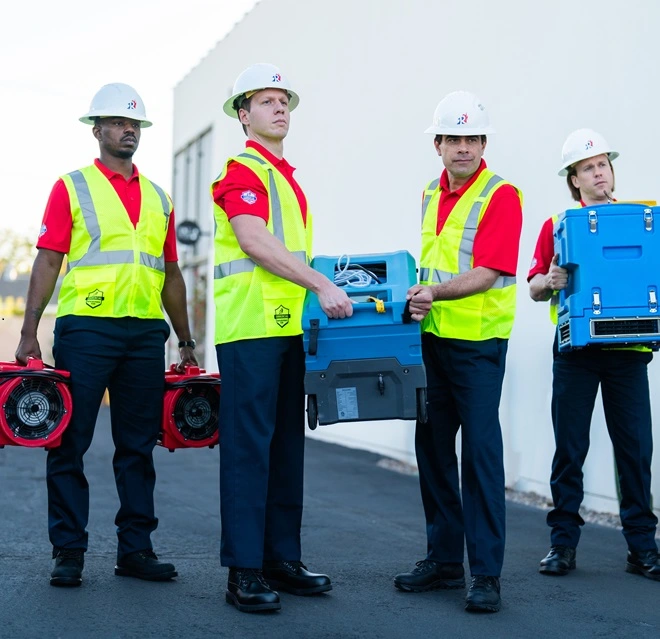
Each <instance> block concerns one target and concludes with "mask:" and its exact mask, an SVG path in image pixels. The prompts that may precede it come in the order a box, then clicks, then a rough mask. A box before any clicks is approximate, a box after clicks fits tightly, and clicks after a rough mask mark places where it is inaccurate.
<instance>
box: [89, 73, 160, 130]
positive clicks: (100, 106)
mask: <svg viewBox="0 0 660 639" xmlns="http://www.w3.org/2000/svg"><path fill="white" fill-rule="evenodd" d="M112 117H118V118H131V120H139V121H140V125H141V126H142V127H148V126H151V122H150V121H149V120H147V114H146V112H145V110H144V102H142V98H141V97H140V96H139V95H138V92H137V91H136V90H135V89H134V88H133V87H130V86H128V84H122V83H121V82H113V83H112V84H106V85H105V86H102V87H101V88H100V89H99V90H98V91H97V92H96V95H95V96H94V97H93V98H92V103H91V104H90V106H89V112H88V113H85V115H83V116H82V117H81V118H79V120H80V121H81V122H83V123H85V124H95V122H94V118H112Z"/></svg>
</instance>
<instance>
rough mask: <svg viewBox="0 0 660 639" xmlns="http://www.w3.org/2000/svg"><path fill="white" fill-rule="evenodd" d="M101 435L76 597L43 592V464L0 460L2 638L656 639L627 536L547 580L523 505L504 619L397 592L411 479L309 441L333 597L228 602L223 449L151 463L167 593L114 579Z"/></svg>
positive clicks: (606, 536) (39, 456) (20, 457)
mask: <svg viewBox="0 0 660 639" xmlns="http://www.w3.org/2000/svg"><path fill="white" fill-rule="evenodd" d="M109 426H110V425H109V411H108V409H107V408H105V407H104V408H102V410H101V414H100V416H99V421H98V424H97V430H96V435H95V439H94V443H93V445H92V447H91V449H90V451H89V452H88V454H87V456H86V458H85V468H86V472H87V476H88V479H89V483H90V490H91V512H90V522H89V550H88V552H87V553H86V556H85V571H84V575H83V576H84V581H83V584H82V586H81V587H80V588H72V589H62V588H53V587H51V586H50V585H49V583H48V577H49V573H50V570H51V561H52V560H51V558H50V556H51V548H50V544H49V543H48V534H47V529H46V503H47V502H46V485H45V453H44V451H43V450H40V449H27V448H16V447H6V448H4V449H2V450H0V517H1V520H0V637H1V638H2V639H24V638H29V639H32V638H34V639H51V638H62V639H65V638H66V639H129V638H131V639H132V638H147V637H158V638H161V639H169V638H178V637H185V638H190V639H197V638H204V637H247V638H251V637H268V638H280V637H282V638H286V639H296V638H299V637H300V638H303V639H308V638H309V639H323V638H331V637H341V638H351V637H360V638H364V637H385V638H389V637H402V638H403V637H405V638H412V639H414V638H416V637H420V638H421V637H424V638H425V639H428V638H431V637H455V638H458V639H461V638H472V637H475V638H476V637H479V638H483V637H489V638H494V639H497V638H510V637H517V638H523V639H526V638H528V637H529V638H533V639H544V638H546V637H548V638H549V637H552V638H556V637H561V636H562V635H570V636H571V637H578V638H581V637H610V638H619V637H621V638H626V639H634V638H637V637H639V638H655V639H657V638H658V637H660V606H659V602H660V582H652V581H649V580H648V579H645V578H643V577H640V576H635V575H630V574H628V573H626V572H625V571H624V566H625V556H626V545H625V541H624V539H623V536H622V535H621V533H620V531H618V530H614V529H611V528H605V527H602V526H598V525H595V524H587V525H586V526H585V527H584V531H583V535H582V540H581V542H580V547H579V548H578V555H577V565H578V568H577V570H575V571H574V572H572V573H570V574H569V575H567V576H565V577H547V576H543V575H540V574H539V573H538V562H539V560H540V559H541V558H542V557H543V556H544V555H545V553H546V552H547V550H548V529H547V527H546V525H545V513H544V512H542V511H540V510H538V509H536V508H533V507H531V506H525V505H521V504H518V503H512V502H509V503H508V504H507V509H508V511H507V512H508V515H507V520H508V529H507V550H506V556H505V565H504V571H503V574H502V580H501V583H502V600H503V605H502V610H501V611H500V612H499V613H497V614H471V613H467V612H465V611H464V610H463V602H464V598H465V591H463V590H449V591H434V592H428V593H402V592H399V591H397V590H396V589H395V588H394V587H393V585H392V577H393V576H394V575H395V574H396V573H397V572H401V571H404V570H408V569H410V568H412V567H413V565H414V563H415V561H417V560H419V559H422V558H423V556H424V554H425V531H424V524H423V514H422V506H421V500H420V496H419V489H418V483H417V478H416V477H414V476H410V475H405V474H400V473H397V472H393V471H392V470H388V469H386V468H383V467H382V466H380V465H379V464H378V462H379V460H381V457H380V456H378V455H374V454H371V453H367V452H364V451H357V450H352V449H348V448H344V447H341V446H336V445H332V444H327V443H322V442H319V441H315V440H308V442H307V458H306V484H305V499H306V502H305V504H306V505H305V514H304V518H303V560H304V561H305V563H306V564H307V565H308V567H309V568H310V569H311V570H314V571H318V572H326V573H327V574H329V575H330V576H331V578H332V580H333V584H334V588H333V590H332V592H330V593H327V594H323V595H319V596H315V597H296V596H293V595H289V594H286V593H282V595H281V597H282V610H281V611H279V612H276V613H262V614H245V613H240V612H238V611H237V610H236V609H235V608H234V607H233V606H230V605H228V604H226V603H225V600H224V590H225V585H226V579H227V570H226V569H225V568H222V567H221V566H220V560H219V546H220V542H219V539H220V516H219V491H218V468H219V455H218V449H217V448H216V449H213V450H210V449H186V450H178V451H176V452H174V453H170V452H168V451H166V450H165V449H162V448H157V450H156V453H155V459H156V469H157V473H158V482H157V487H156V509H157V514H158V516H159V518H160V524H159V527H158V530H157V531H156V532H155V533H154V535H153V542H154V549H155V550H156V552H157V554H158V555H159V557H161V558H162V559H166V560H168V561H173V562H174V563H175V564H176V567H177V569H178V571H179V577H178V578H177V579H176V581H173V582H170V583H149V582H144V581H140V580H137V579H131V578H125V577H116V576H115V575H114V570H113V569H114V562H115V553H116V535H115V527H114V524H113V521H114V515H115V512H116V510H117V507H118V499H117V494H116V490H115V486H114V479H113V475H112V440H111V437H110V427H109ZM373 427H374V428H378V423H377V422H374V424H373ZM324 428H332V426H326V427H324ZM411 428H412V426H411ZM466 570H467V565H466Z"/></svg>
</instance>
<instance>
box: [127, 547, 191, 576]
mask: <svg viewBox="0 0 660 639" xmlns="http://www.w3.org/2000/svg"><path fill="white" fill-rule="evenodd" d="M178 574H179V573H178V572H177V571H176V569H175V568H174V564H168V563H165V562H162V561H158V557H156V554H155V553H154V551H153V550H151V549H148V550H140V551H138V552H132V553H129V554H128V555H124V556H123V557H121V558H120V559H117V565H116V566H115V575H119V576H120V577H137V578H138V579H144V580H145V581H168V580H169V579H173V578H174V577H176V576H177V575H178Z"/></svg>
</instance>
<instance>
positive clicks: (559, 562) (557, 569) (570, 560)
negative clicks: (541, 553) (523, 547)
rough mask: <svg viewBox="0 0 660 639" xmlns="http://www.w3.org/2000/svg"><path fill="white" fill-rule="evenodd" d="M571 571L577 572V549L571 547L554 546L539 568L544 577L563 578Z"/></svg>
mask: <svg viewBox="0 0 660 639" xmlns="http://www.w3.org/2000/svg"><path fill="white" fill-rule="evenodd" d="M569 570H575V548H571V547H570V546H552V548H550V552H549V553H548V554H547V556H545V557H544V558H543V559H541V565H540V566H539V572H540V573H541V574H542V575H558V576H561V575H566V574H568V571H569Z"/></svg>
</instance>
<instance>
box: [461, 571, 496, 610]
mask: <svg viewBox="0 0 660 639" xmlns="http://www.w3.org/2000/svg"><path fill="white" fill-rule="evenodd" d="M501 602H502V600H501V598H500V580H499V578H498V577H488V576H485V575H474V577H472V583H471V584H470V589H469V590H468V593H467V597H466V598H465V609H466V610H468V611H469V612H497V611H498V610H499V609H500V604H501Z"/></svg>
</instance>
